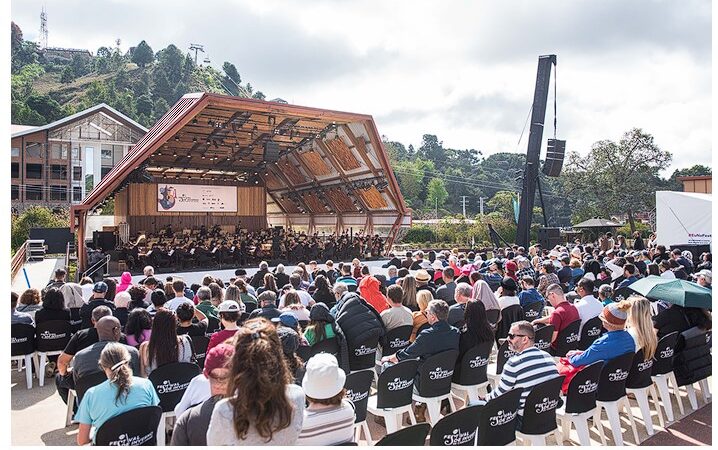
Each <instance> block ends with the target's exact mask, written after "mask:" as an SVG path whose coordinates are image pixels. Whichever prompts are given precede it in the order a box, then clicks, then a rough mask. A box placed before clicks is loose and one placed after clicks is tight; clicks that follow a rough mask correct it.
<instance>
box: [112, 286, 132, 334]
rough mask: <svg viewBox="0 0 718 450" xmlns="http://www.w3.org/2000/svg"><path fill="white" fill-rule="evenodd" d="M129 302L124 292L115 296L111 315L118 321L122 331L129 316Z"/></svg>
mask: <svg viewBox="0 0 718 450" xmlns="http://www.w3.org/2000/svg"><path fill="white" fill-rule="evenodd" d="M130 300H132V299H131V297H130V294H129V293H128V292H127V291H126V290H125V291H122V292H118V293H117V295H115V301H114V303H115V310H114V311H112V315H113V316H115V317H117V319H118V320H119V321H120V324H121V325H122V329H123V330H124V329H125V325H127V316H128V315H129V314H130V311H129V306H130Z"/></svg>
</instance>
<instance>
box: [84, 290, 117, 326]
mask: <svg viewBox="0 0 718 450" xmlns="http://www.w3.org/2000/svg"><path fill="white" fill-rule="evenodd" d="M106 292H107V284H106V283H105V282H104V281H98V282H97V283H95V286H94V287H93V288H92V298H91V299H90V301H89V302H87V304H86V305H84V306H83V307H82V308H80V317H81V318H82V326H81V327H80V328H82V329H84V328H91V327H92V310H93V309H95V308H97V307H98V306H107V307H108V308H110V309H111V310H112V311H114V310H115V304H114V303H113V302H111V301H108V300H105V293H106Z"/></svg>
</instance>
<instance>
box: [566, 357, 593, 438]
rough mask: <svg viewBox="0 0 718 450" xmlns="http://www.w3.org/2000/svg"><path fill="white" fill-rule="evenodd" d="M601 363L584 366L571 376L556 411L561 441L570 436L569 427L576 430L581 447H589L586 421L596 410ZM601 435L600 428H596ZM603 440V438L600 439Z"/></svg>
mask: <svg viewBox="0 0 718 450" xmlns="http://www.w3.org/2000/svg"><path fill="white" fill-rule="evenodd" d="M602 369H603V361H596V362H595V363H593V364H589V365H588V366H585V367H584V368H582V369H581V370H579V371H578V373H577V374H576V375H574V376H573V378H572V379H571V382H570V383H569V385H568V391H567V395H566V397H565V399H564V403H563V405H562V406H561V407H560V408H558V409H557V410H556V418H557V419H558V420H559V421H560V422H561V430H562V441H561V442H559V445H563V440H566V439H569V438H570V436H571V425H573V426H574V427H575V428H576V433H577V434H578V442H579V443H580V444H581V445H582V446H589V445H591V437H590V434H589V431H588V419H590V418H591V417H594V416H595V414H596V411H597V408H596V392H598V382H599V379H600V378H601V370H602ZM598 432H599V433H603V429H602V428H598ZM601 439H602V440H603V437H602V438H601Z"/></svg>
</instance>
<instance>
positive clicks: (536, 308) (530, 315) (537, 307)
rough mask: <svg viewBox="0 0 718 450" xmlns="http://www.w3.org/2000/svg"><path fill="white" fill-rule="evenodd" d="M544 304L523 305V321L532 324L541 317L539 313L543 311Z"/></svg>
mask: <svg viewBox="0 0 718 450" xmlns="http://www.w3.org/2000/svg"><path fill="white" fill-rule="evenodd" d="M543 307H544V303H543V302H533V303H529V304H528V305H524V306H523V307H522V309H523V310H524V320H528V321H529V322H532V321H534V320H536V319H538V318H540V317H541V311H543Z"/></svg>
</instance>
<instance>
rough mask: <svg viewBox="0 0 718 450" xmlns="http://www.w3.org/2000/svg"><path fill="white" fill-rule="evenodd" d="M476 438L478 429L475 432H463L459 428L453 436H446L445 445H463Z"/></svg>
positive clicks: (453, 432)
mask: <svg viewBox="0 0 718 450" xmlns="http://www.w3.org/2000/svg"><path fill="white" fill-rule="evenodd" d="M475 436H476V428H474V430H473V431H471V432H469V431H463V432H462V431H461V430H459V429H458V428H457V429H455V430H454V431H452V432H451V434H445V435H444V445H463V444H466V443H467V442H471V441H473V440H474V437H475Z"/></svg>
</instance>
